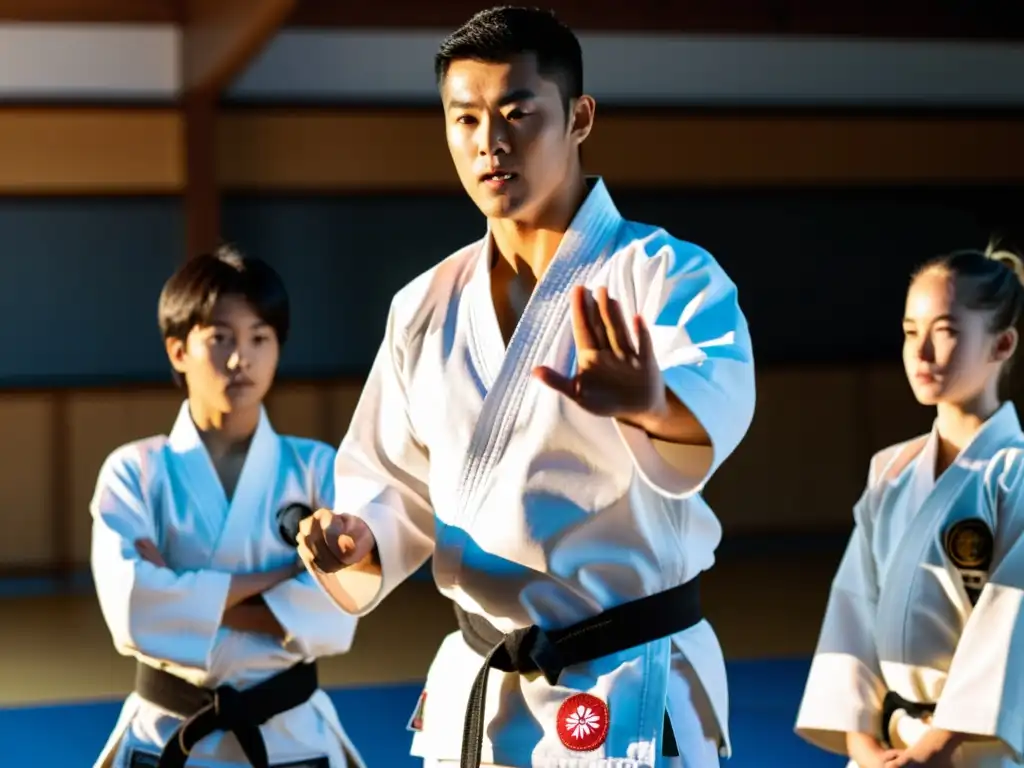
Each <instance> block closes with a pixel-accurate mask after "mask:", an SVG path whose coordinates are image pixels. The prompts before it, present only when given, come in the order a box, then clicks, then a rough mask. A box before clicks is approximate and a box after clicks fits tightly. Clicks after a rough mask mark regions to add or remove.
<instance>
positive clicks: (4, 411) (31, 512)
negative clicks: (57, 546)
mask: <svg viewBox="0 0 1024 768" xmlns="http://www.w3.org/2000/svg"><path fill="white" fill-rule="evenodd" d="M52 400H53V398H52V397H51V396H50V395H48V394H45V393H43V394H24V395H14V396H11V395H5V396H3V397H0V521H2V522H0V527H2V528H3V530H4V531H5V533H4V535H3V536H0V569H2V568H3V567H5V566H20V567H32V566H39V565H45V564H46V563H47V562H48V561H49V559H50V555H51V553H50V542H51V533H52V525H51V523H50V519H51V514H52V506H53V505H52V503H51V501H52V489H53V487H54V482H55V480H54V478H53V477H51V473H50V469H51V463H50V460H51V456H52V450H53V445H52V432H51V430H50V418H51V414H52Z"/></svg>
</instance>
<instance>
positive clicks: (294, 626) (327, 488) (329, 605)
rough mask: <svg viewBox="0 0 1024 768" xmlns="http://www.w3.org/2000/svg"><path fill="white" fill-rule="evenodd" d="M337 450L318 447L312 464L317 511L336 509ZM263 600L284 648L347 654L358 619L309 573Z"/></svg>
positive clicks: (315, 653) (305, 652) (277, 586)
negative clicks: (338, 605)
mask: <svg viewBox="0 0 1024 768" xmlns="http://www.w3.org/2000/svg"><path fill="white" fill-rule="evenodd" d="M334 460H335V451H334V449H333V448H331V447H330V446H327V445H318V446H317V450H316V451H315V452H314V453H313V455H312V456H311V458H310V463H309V483H310V485H311V486H312V490H313V493H312V494H311V497H312V498H313V499H315V502H316V503H315V506H314V508H325V509H333V508H334V501H335V494H334ZM263 601H264V602H265V603H266V605H267V607H268V608H269V609H270V612H271V613H273V614H274V617H275V618H276V619H277V621H278V623H279V624H280V625H281V626H282V627H283V628H284V631H285V635H286V636H285V640H284V644H285V647H287V648H289V649H291V650H294V651H295V652H297V653H299V654H300V655H302V656H304V657H305V658H307V659H315V658H319V657H321V656H331V655H335V654H341V653H347V652H348V650H349V649H350V648H351V647H352V642H353V639H354V638H355V633H356V623H357V621H358V620H357V619H356V618H355V617H354V616H352V615H350V614H348V613H345V612H343V611H339V610H337V609H336V608H335V607H334V604H333V602H332V601H331V599H330V597H328V595H327V594H325V593H324V590H323V589H321V588H320V586H319V585H318V584H317V583H316V580H315V579H314V578H313V576H312V574H310V573H309V572H308V571H307V572H306V573H302V574H299V575H298V576H296V577H294V578H291V579H288V580H286V581H282V582H280V583H278V584H275V585H274V586H273V587H271V588H270V589H268V590H266V591H265V592H263Z"/></svg>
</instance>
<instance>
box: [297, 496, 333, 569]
mask: <svg viewBox="0 0 1024 768" xmlns="http://www.w3.org/2000/svg"><path fill="white" fill-rule="evenodd" d="M324 511H326V512H327V514H326V516H325V515H323V514H320V512H321V510H317V512H315V513H313V515H312V516H310V517H308V518H306V519H307V520H309V521H310V522H309V525H308V526H307V527H308V532H307V533H306V534H305V535H301V534H300V536H301V538H300V540H299V546H300V550H301V549H303V548H304V549H306V550H308V552H309V556H310V557H311V558H312V562H313V564H314V565H315V566H316V567H317V568H318V569H319V570H321V571H323V572H325V573H334V572H335V571H338V570H340V569H341V568H342V567H343V566H344V563H343V562H342V561H341V560H340V559H339V558H338V555H337V554H336V553H335V552H334V551H333V550H332V547H331V544H330V541H329V538H330V535H331V534H330V525H329V524H328V525H326V526H324V525H322V520H323V518H325V517H327V518H328V520H329V519H330V518H332V517H333V515H332V514H331V513H330V511H329V510H324ZM300 556H301V553H300Z"/></svg>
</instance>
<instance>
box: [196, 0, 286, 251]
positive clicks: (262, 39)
mask: <svg viewBox="0 0 1024 768" xmlns="http://www.w3.org/2000/svg"><path fill="white" fill-rule="evenodd" d="M294 8H295V0H182V5H181V20H182V34H181V84H182V99H181V101H182V105H181V108H182V117H183V120H184V144H185V152H184V155H185V158H184V164H185V196H184V202H185V229H186V232H185V244H186V257H187V258H192V257H194V256H196V255H198V254H201V253H204V252H207V251H211V250H213V249H215V248H216V247H217V246H218V245H220V243H221V241H222V233H221V190H220V185H219V181H218V172H217V165H218V163H217V106H218V104H219V102H220V97H221V94H222V93H223V92H224V90H225V89H226V88H227V87H228V86H229V85H230V83H231V81H232V80H233V79H234V78H235V77H236V76H237V75H238V74H239V73H240V72H241V71H242V70H243V69H244V68H245V66H246V65H247V64H248V63H249V62H250V61H251V60H252V58H253V57H254V56H256V55H257V54H258V53H259V51H260V50H261V49H262V48H263V46H264V45H266V43H267V42H268V41H269V40H270V38H272V37H273V36H274V34H275V33H276V32H277V30H278V29H279V28H280V26H281V24H282V23H283V22H284V21H285V19H287V18H288V15H289V14H290V13H291V12H292V11H293V10H294Z"/></svg>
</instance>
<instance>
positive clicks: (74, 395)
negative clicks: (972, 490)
mask: <svg viewBox="0 0 1024 768" xmlns="http://www.w3.org/2000/svg"><path fill="white" fill-rule="evenodd" d="M360 389H361V385H360V383H359V382H356V381H331V382H321V383H312V382H282V383H280V384H279V385H278V386H277V388H276V389H275V390H274V392H273V394H272V395H271V397H270V398H269V400H268V403H267V408H268V412H269V413H270V416H271V418H272V419H273V421H274V424H275V427H276V428H277V429H278V431H280V432H284V433H291V434H300V435H306V436H309V437H314V438H318V439H321V440H324V441H326V442H328V443H330V444H332V445H337V443H338V442H339V441H340V440H341V437H342V436H343V435H344V432H345V429H346V428H347V426H348V423H349V420H350V419H351V416H352V412H353V410H354V408H355V405H356V402H357V400H358V397H359V393H360ZM180 398H181V393H180V392H179V391H178V390H175V389H173V388H171V387H160V388H138V389H131V388H124V389H121V390H112V389H111V390H91V391H80V392H70V393H68V394H67V400H68V406H67V411H68V432H69V434H68V435H67V436H66V439H64V440H62V441H60V442H63V443H65V444H66V445H67V447H68V451H69V455H68V457H67V461H66V465H67V467H68V470H67V476H66V477H53V476H52V472H51V471H50V468H51V467H52V466H54V464H53V460H52V455H51V451H52V449H53V447H54V445H55V442H54V441H53V439H52V435H51V433H50V432H49V431H48V424H49V423H50V421H51V418H52V416H53V407H54V406H53V403H54V401H55V398H54V397H53V396H51V395H48V394H46V393H23V394H9V395H6V396H5V397H4V399H3V400H2V401H0V445H2V446H4V447H3V448H2V449H0V450H2V451H3V453H2V454H0V459H2V461H0V489H2V490H0V502H2V504H0V525H3V526H5V527H6V529H7V530H18V531H20V532H21V533H19V536H18V538H13V537H11V538H7V539H3V540H2V541H0V571H3V570H10V569H12V568H14V569H17V568H25V567H30V566H41V565H47V564H48V562H49V561H50V558H51V556H52V554H53V535H52V533H53V532H52V525H51V522H50V521H51V520H52V519H54V514H53V513H54V509H53V508H52V506H51V504H50V500H51V499H52V498H55V497H56V496H57V495H59V494H55V493H54V488H55V487H56V484H58V483H64V484H67V485H68V492H67V496H68V498H69V499H70V502H69V508H68V509H65V510H60V514H61V515H62V516H63V518H62V519H63V520H64V523H63V524H64V525H67V526H68V527H69V529H70V537H71V540H72V546H71V549H72V555H73V561H74V563H73V564H74V565H76V566H78V567H82V566H85V565H86V564H87V563H88V555H89V537H90V517H89V512H88V505H89V501H90V499H91V497H92V493H93V489H94V487H95V483H96V476H97V473H98V471H99V468H100V465H101V464H102V462H103V460H104V458H105V457H106V456H107V455H108V454H109V453H110V452H111V451H112V450H113V449H114V448H116V447H117V446H119V445H121V444H123V443H126V442H129V441H132V440H136V439H139V438H141V437H144V436H147V435H153V434H166V433H167V431H168V430H169V429H170V427H171V424H172V423H173V420H174V418H175V416H176V414H177V409H178V407H179V404H180ZM931 419H932V414H931V412H930V411H929V410H928V409H925V408H921V407H920V406H918V405H916V404H915V403H914V401H913V399H912V397H911V396H910V394H909V390H908V388H907V384H906V381H905V379H904V377H903V373H902V371H901V369H900V368H899V367H898V366H891V365H890V366H876V367H856V368H854V367H833V368H790V369H784V368H783V369H771V370H767V371H761V372H759V374H758V404H757V412H756V415H755V418H754V423H753V426H752V427H751V430H750V432H749V434H748V436H747V438H746V440H745V441H744V442H743V444H742V445H741V446H740V448H739V450H738V451H737V452H736V454H735V455H734V456H733V457H732V458H731V459H730V460H729V461H728V462H727V463H726V464H725V465H724V466H723V468H722V469H721V470H720V472H719V474H718V475H716V477H715V478H714V479H713V480H712V482H711V483H710V485H709V487H708V489H707V493H706V496H707V498H708V500H709V502H710V503H711V504H712V506H713V507H714V509H715V511H716V512H717V513H718V515H719V516H720V518H721V520H722V524H723V527H724V530H725V534H726V536H736V535H743V534H751V533H761V532H763V533H769V534H792V533H799V532H816V531H819V532H829V531H844V530H847V529H848V528H849V526H850V524H851V520H852V518H851V508H852V505H853V503H854V502H855V501H856V499H857V497H858V496H859V495H860V493H861V490H862V489H863V484H864V480H865V478H866V476H867V462H868V459H869V458H870V456H871V454H872V453H873V452H874V451H875V450H878V449H880V448H882V447H884V446H885V445H888V444H891V443H893V442H895V441H897V440H902V439H905V438H907V437H911V436H913V435H915V434H919V433H920V432H922V431H925V430H927V429H928V428H929V426H930V423H931ZM26 519H30V520H32V521H33V525H31V526H26V525H25V522H24V521H25V520H26ZM4 541H6V542H7V543H6V544H4V543H3V542H4Z"/></svg>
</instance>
